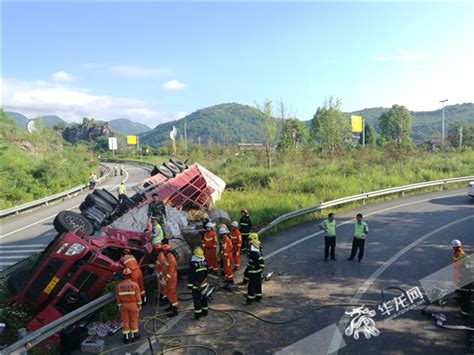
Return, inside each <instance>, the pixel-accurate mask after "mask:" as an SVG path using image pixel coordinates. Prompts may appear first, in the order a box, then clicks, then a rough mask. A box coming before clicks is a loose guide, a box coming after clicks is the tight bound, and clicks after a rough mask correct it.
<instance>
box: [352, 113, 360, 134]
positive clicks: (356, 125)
mask: <svg viewBox="0 0 474 355" xmlns="http://www.w3.org/2000/svg"><path fill="white" fill-rule="evenodd" d="M351 122H352V132H354V133H361V132H362V117H361V116H351Z"/></svg>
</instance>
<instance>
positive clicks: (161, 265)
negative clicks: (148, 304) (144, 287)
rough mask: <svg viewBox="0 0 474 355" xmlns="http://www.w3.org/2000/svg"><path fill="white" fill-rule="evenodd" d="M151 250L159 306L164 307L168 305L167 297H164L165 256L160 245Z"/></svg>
mask: <svg viewBox="0 0 474 355" xmlns="http://www.w3.org/2000/svg"><path fill="white" fill-rule="evenodd" d="M153 249H154V250H155V252H156V264H155V270H156V281H157V290H159V295H157V296H158V297H159V305H160V306H165V305H167V304H168V297H167V296H166V275H165V255H164V254H163V250H162V249H161V244H155V245H154V246H153Z"/></svg>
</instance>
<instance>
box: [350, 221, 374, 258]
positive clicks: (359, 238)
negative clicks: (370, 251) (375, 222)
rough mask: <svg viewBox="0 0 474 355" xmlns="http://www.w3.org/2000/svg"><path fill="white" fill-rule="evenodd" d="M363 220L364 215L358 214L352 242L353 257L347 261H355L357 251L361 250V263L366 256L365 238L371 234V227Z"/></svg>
mask: <svg viewBox="0 0 474 355" xmlns="http://www.w3.org/2000/svg"><path fill="white" fill-rule="evenodd" d="M362 218H363V216H362V213H358V214H357V216H356V219H357V222H356V224H355V227H354V239H353V240H352V250H351V255H350V256H349V257H348V258H347V260H354V257H355V255H356V253H357V249H359V262H360V261H362V257H363V256H364V246H365V238H366V236H367V234H369V226H368V224H367V223H366V222H364V221H363V220H362Z"/></svg>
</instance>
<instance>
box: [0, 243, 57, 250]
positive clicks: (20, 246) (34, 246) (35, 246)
mask: <svg viewBox="0 0 474 355" xmlns="http://www.w3.org/2000/svg"><path fill="white" fill-rule="evenodd" d="M47 245H48V244H24V245H1V244H0V250H2V249H18V248H45V247H46V246H47Z"/></svg>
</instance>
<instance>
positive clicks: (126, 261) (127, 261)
mask: <svg viewBox="0 0 474 355" xmlns="http://www.w3.org/2000/svg"><path fill="white" fill-rule="evenodd" d="M133 260H134V259H132V258H130V259H127V260H125V261H124V262H123V264H124V265H125V264H127V263H129V262H130V261H133Z"/></svg>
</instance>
